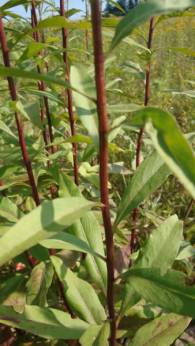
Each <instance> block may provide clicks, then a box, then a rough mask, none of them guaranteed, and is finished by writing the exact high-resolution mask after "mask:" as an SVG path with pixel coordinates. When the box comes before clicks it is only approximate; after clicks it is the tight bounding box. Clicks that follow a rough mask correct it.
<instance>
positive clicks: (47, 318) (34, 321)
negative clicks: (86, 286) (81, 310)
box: [0, 305, 89, 340]
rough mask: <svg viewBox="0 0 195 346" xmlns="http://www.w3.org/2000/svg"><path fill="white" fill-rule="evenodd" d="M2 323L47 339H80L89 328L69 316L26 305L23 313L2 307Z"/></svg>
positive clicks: (0, 315)
mask: <svg viewBox="0 0 195 346" xmlns="http://www.w3.org/2000/svg"><path fill="white" fill-rule="evenodd" d="M0 323H2V324H5V325H7V326H10V327H13V328H19V329H22V330H25V331H26V332H28V333H32V334H34V335H38V336H41V337H43V338H46V339H63V340H67V339H68V340H71V339H72V340H74V339H79V338H80V337H81V335H82V334H83V333H84V332H85V330H86V329H87V328H88V327H89V325H88V323H86V322H84V321H82V320H80V319H78V318H74V319H72V318H71V317H70V315H69V314H67V313H65V312H63V311H60V310H56V309H48V308H40V307H38V306H30V305H26V306H25V309H24V311H23V313H17V312H15V311H14V309H13V308H11V307H8V306H3V305H1V306H0Z"/></svg>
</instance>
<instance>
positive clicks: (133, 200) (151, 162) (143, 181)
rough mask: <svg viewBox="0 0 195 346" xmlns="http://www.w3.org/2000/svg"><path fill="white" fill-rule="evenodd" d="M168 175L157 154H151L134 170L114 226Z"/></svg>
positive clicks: (168, 171)
mask: <svg viewBox="0 0 195 346" xmlns="http://www.w3.org/2000/svg"><path fill="white" fill-rule="evenodd" d="M169 175H170V170H169V169H168V168H167V166H166V164H165V163H164V162H163V160H162V159H161V157H160V156H159V155H158V153H156V152H153V153H152V154H151V155H150V156H148V157H147V158H146V159H145V160H144V161H143V162H142V163H141V165H140V166H139V168H138V169H137V170H136V172H135V174H134V176H133V178H131V180H130V182H129V184H128V185H127V187H126V188H125V193H124V195H123V196H122V199H121V201H120V204H119V207H118V212H117V217H116V220H115V225H117V224H118V223H119V222H120V221H121V220H122V219H124V218H125V217H127V216H128V215H129V213H130V212H131V211H132V210H133V209H134V208H136V207H137V206H138V205H139V204H140V203H141V202H143V201H144V199H146V198H147V197H149V196H150V195H151V194H152V193H153V192H155V191H156V190H157V189H158V188H159V187H160V186H161V185H162V184H163V183H164V181H165V180H166V178H167V177H168V176H169Z"/></svg>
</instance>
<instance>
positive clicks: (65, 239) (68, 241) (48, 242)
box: [40, 232, 105, 260]
mask: <svg viewBox="0 0 195 346" xmlns="http://www.w3.org/2000/svg"><path fill="white" fill-rule="evenodd" d="M40 244H41V245H42V246H44V247H46V248H47V249H59V250H72V251H79V252H84V253H90V254H91V255H93V256H98V257H99V258H101V259H102V260H105V258H104V257H103V256H101V255H100V254H98V253H96V252H95V251H93V249H92V248H90V247H89V246H88V244H87V243H86V242H85V241H83V240H81V239H79V238H77V237H75V236H74V235H72V234H69V233H65V232H59V233H58V234H56V235H55V236H53V237H52V238H49V239H45V240H43V241H41V242H40Z"/></svg>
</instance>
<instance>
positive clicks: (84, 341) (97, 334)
mask: <svg viewBox="0 0 195 346" xmlns="http://www.w3.org/2000/svg"><path fill="white" fill-rule="evenodd" d="M109 334H110V326H109V323H108V322H106V323H104V324H103V326H91V327H89V328H88V329H87V330H86V332H85V333H84V334H83V335H82V337H81V338H80V340H79V342H80V344H81V346H103V345H104V346H108V345H109V344H108V338H109Z"/></svg>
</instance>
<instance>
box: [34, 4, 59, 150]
mask: <svg viewBox="0 0 195 346" xmlns="http://www.w3.org/2000/svg"><path fill="white" fill-rule="evenodd" d="M31 25H32V28H35V27H37V25H38V19H37V14H36V0H32V2H31ZM33 38H34V40H35V42H40V35H39V32H38V31H33ZM37 72H38V73H39V74H41V68H40V66H39V65H37ZM38 88H39V90H40V91H46V86H45V83H44V82H43V81H40V82H38ZM43 100H44V106H45V110H44V108H43V106H42V105H41V120H42V122H43V121H44V119H45V115H46V117H47V123H48V128H49V140H50V143H53V140H54V136H53V128H52V121H51V114H50V109H49V102H48V98H47V96H44V97H43ZM43 138H44V142H45V146H46V147H47V146H48V144H49V143H48V135H47V130H46V128H45V127H44V129H43ZM51 152H52V153H54V152H55V150H54V146H53V145H52V146H51Z"/></svg>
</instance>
